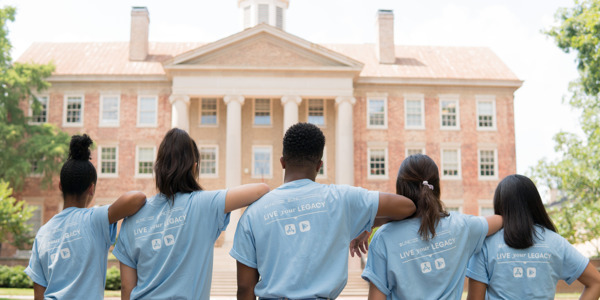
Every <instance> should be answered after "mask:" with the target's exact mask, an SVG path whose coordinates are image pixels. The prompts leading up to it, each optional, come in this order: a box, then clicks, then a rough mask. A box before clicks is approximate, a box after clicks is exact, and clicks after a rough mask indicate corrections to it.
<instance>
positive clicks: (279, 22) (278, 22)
mask: <svg viewBox="0 0 600 300" xmlns="http://www.w3.org/2000/svg"><path fill="white" fill-rule="evenodd" d="M275 27H277V28H279V29H283V8H281V7H279V6H277V8H276V11H275Z"/></svg>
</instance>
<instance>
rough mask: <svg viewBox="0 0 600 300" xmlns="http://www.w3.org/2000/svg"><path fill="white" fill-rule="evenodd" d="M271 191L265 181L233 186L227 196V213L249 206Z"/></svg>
mask: <svg viewBox="0 0 600 300" xmlns="http://www.w3.org/2000/svg"><path fill="white" fill-rule="evenodd" d="M269 191H270V188H269V186H268V185H266V184H264V183H250V184H244V185H240V186H238V187H234V188H231V189H229V190H227V196H225V213H228V212H231V211H233V210H236V209H238V208H242V207H245V206H248V205H250V204H252V203H253V202H254V201H256V200H258V199H260V197H262V196H263V195H264V194H266V193H268V192H269Z"/></svg>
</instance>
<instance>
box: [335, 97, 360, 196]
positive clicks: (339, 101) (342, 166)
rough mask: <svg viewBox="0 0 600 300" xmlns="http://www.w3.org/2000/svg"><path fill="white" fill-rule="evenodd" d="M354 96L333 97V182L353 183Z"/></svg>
mask: <svg viewBox="0 0 600 300" xmlns="http://www.w3.org/2000/svg"><path fill="white" fill-rule="evenodd" d="M354 103H356V99H354V97H349V96H348V97H337V98H335V107H336V114H337V116H336V124H335V182H336V183H337V184H349V185H354V125H353V106H354Z"/></svg>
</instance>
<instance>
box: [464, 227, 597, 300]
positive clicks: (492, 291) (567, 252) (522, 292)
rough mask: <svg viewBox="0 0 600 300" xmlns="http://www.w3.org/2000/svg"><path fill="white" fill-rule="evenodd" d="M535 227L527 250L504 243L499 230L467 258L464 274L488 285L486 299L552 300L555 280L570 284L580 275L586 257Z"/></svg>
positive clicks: (502, 232) (550, 234)
mask: <svg viewBox="0 0 600 300" xmlns="http://www.w3.org/2000/svg"><path fill="white" fill-rule="evenodd" d="M535 230H536V232H537V237H536V236H535V235H534V245H533V246H531V247H529V248H527V249H513V248H510V247H509V246H508V245H506V244H505V243H504V229H502V230H500V231H498V232H497V233H496V234H494V235H492V236H490V237H488V238H487V239H486V240H485V243H484V245H483V249H482V250H481V252H479V253H478V254H476V255H474V256H473V257H472V258H471V260H470V261H469V267H468V270H467V276H468V277H469V278H472V279H475V280H477V281H480V282H483V283H485V284H487V285H488V287H487V292H486V299H554V293H555V292H556V283H557V282H558V280H559V279H562V280H564V281H566V282H567V283H568V284H571V283H573V281H575V280H576V279H577V278H579V276H581V274H582V273H583V271H584V270H585V268H586V267H587V265H588V262H589V259H587V258H586V257H585V256H583V255H581V253H579V252H578V251H577V250H576V249H575V247H573V246H571V244H569V242H567V240H565V239H564V238H563V237H561V236H560V235H558V234H557V233H556V232H554V231H551V230H548V229H544V228H542V227H540V226H536V227H535Z"/></svg>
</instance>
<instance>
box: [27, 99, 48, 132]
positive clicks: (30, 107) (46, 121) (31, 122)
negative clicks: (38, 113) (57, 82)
mask: <svg viewBox="0 0 600 300" xmlns="http://www.w3.org/2000/svg"><path fill="white" fill-rule="evenodd" d="M35 97H36V98H37V99H38V101H40V98H46V120H45V121H44V122H35V121H33V117H34V115H33V99H31V101H30V102H29V117H30V118H31V120H30V121H29V124H32V125H35V124H44V123H48V119H49V113H50V95H46V94H44V95H36V96H35ZM40 102H41V101H40Z"/></svg>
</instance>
